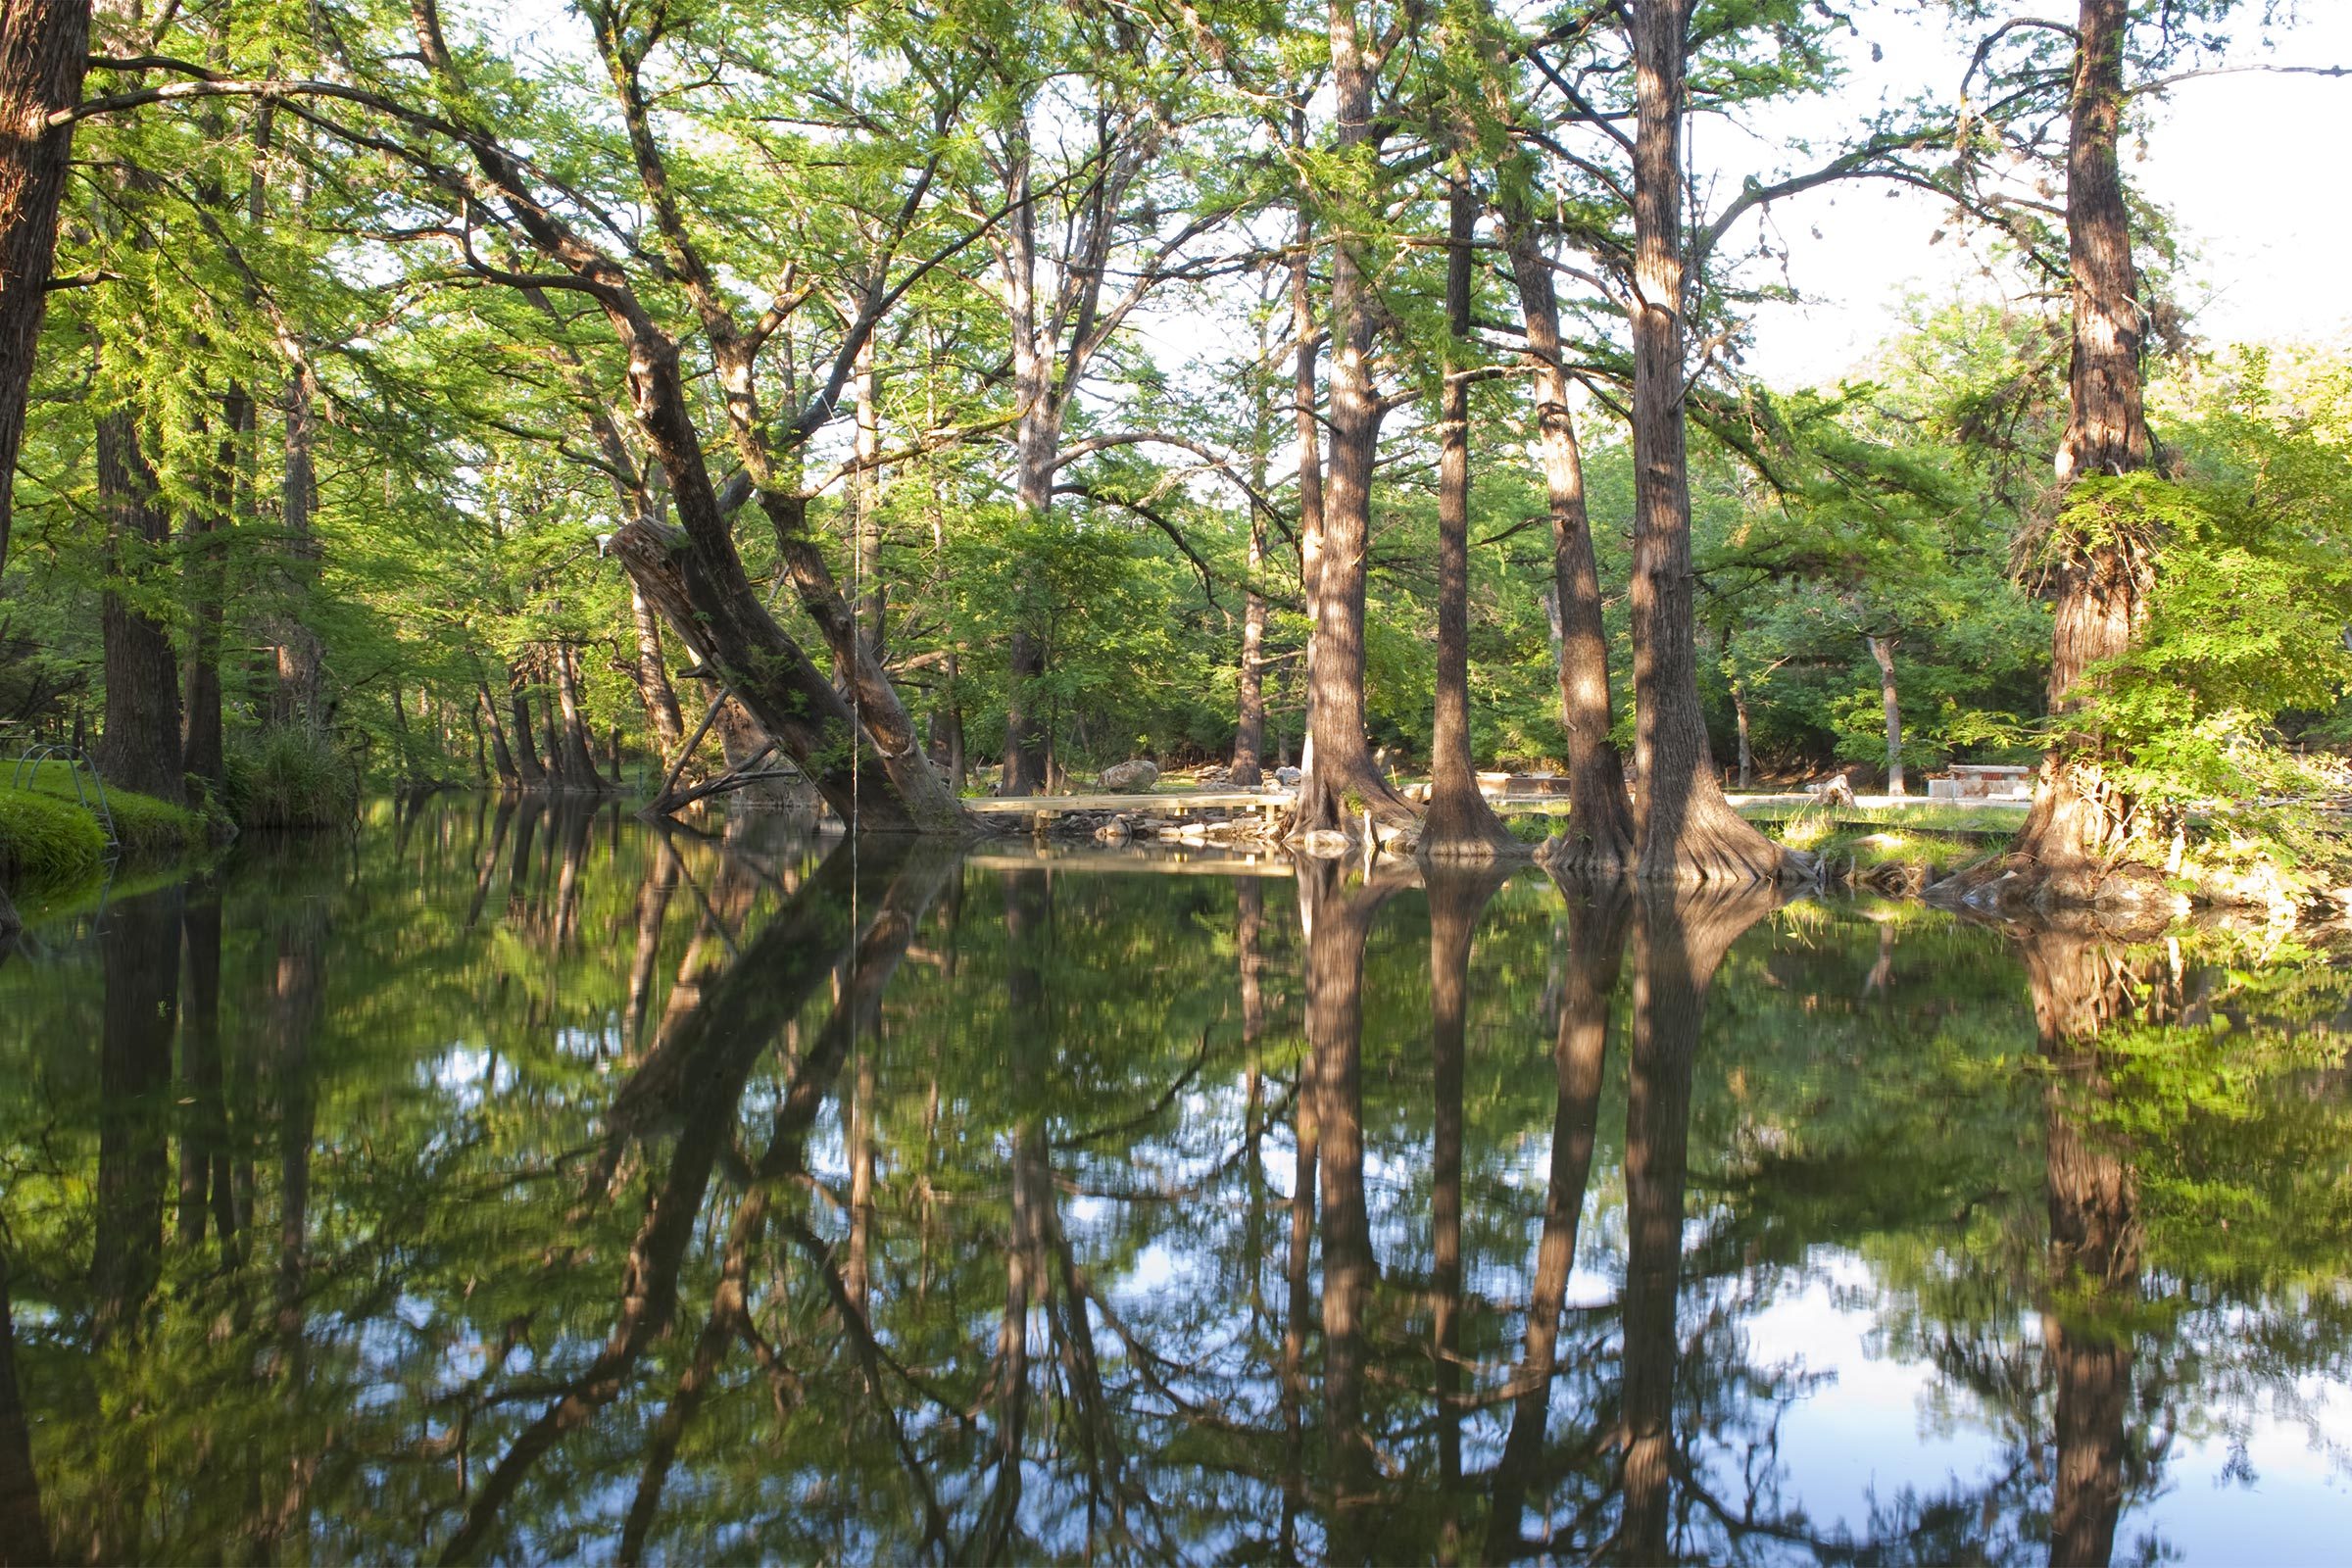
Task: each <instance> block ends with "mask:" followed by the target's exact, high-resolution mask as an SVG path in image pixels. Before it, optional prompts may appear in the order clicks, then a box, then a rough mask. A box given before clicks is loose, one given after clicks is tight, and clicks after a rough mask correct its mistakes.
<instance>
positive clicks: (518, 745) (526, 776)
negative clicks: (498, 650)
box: [507, 663, 547, 790]
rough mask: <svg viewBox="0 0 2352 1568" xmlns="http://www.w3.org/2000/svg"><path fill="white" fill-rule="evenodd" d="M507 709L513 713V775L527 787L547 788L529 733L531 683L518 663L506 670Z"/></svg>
mask: <svg viewBox="0 0 2352 1568" xmlns="http://www.w3.org/2000/svg"><path fill="white" fill-rule="evenodd" d="M507 711H509V712H511V713H513V714H514V715H515V730H514V741H515V776H516V777H517V778H518V779H519V780H520V781H521V783H522V787H523V788H524V789H526V790H541V789H545V788H547V768H546V765H545V764H544V763H542V762H541V761H540V760H539V748H538V743H537V742H536V741H535V740H534V739H533V738H532V736H531V692H530V683H529V682H528V681H527V680H526V679H525V678H524V676H523V671H522V666H521V665H520V664H519V663H517V664H513V665H510V666H509V667H508V670H507Z"/></svg>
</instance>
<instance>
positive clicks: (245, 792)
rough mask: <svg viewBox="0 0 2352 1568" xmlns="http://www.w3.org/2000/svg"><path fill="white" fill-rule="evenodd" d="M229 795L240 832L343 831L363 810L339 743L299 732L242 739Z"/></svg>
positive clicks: (233, 752)
mask: <svg viewBox="0 0 2352 1568" xmlns="http://www.w3.org/2000/svg"><path fill="white" fill-rule="evenodd" d="M223 794H224V796H225V802H226V805H227V807H228V811H229V815H231V816H232V817H234V818H235V819H236V821H237V824H238V826H240V827H295V828H316V827H339V826H341V825H342V824H344V823H346V822H349V821H350V820H351V819H352V817H353V815H354V814H355V813H356V812H357V811H358V810H359V808H360V791H359V782H358V780H357V779H356V778H355V777H354V776H353V775H352V771H351V769H350V768H349V767H347V766H346V765H344V760H343V759H342V758H341V757H340V756H338V755H337V753H336V751H335V748H334V745H333V743H332V742H330V741H329V740H328V739H327V738H326V737H325V736H323V735H319V734H314V733H310V732H307V731H303V730H297V729H280V730H272V731H270V732H269V733H267V734H263V735H256V736H246V737H241V738H240V739H239V740H238V741H237V742H236V744H234V745H232V746H231V747H230V748H229V752H228V787H227V789H226V790H225V791H224V792H223Z"/></svg>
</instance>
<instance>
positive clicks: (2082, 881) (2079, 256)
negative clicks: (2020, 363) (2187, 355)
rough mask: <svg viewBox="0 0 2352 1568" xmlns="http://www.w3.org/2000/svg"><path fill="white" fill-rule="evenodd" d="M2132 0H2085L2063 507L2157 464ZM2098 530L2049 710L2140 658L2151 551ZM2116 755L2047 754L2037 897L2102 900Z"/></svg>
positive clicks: (2121, 804)
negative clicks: (2144, 301) (2123, 139)
mask: <svg viewBox="0 0 2352 1568" xmlns="http://www.w3.org/2000/svg"><path fill="white" fill-rule="evenodd" d="M2130 27H2131V6H2130V0H2082V7H2081V11H2080V14H2079V18H2078V22H2077V33H2078V40H2077V44H2076V51H2075V64H2074V85H2073V102H2072V108H2071V117H2072V119H2071V125H2070V129H2069V134H2068V138H2067V153H2066V237H2067V257H2068V267H2069V270H2070V271H2071V273H2072V276H2073V302H2074V358H2073V364H2072V368H2071V370H2070V373H2069V377H2068V406H2067V424H2066V433H2065V435H2064V436H2063V437H2062V438H2061V440H2060V442H2059V445H2058V457H2057V465H2056V467H2057V477H2058V483H2059V485H2060V487H2061V491H2062V494H2061V497H2060V500H2061V504H2062V505H2063V504H2065V503H2066V502H2067V501H2068V500H2070V499H2075V498H2076V497H2074V496H2070V495H2069V494H2068V492H2074V491H2075V489H2076V487H2077V486H2078V485H2079V484H2080V483H2081V482H2082V481H2083V480H2085V479H2095V478H2100V477H2106V476H2110V475H2115V474H2124V473H2130V472H2131V471H2133V470H2135V469H2138V468H2141V467H2144V466H2146V465H2147V462H2148V454H2149V437H2148V424H2147V416H2146V412H2145V409H2144V407H2143V404H2142V399H2141V383H2140V367H2139V356H2140V347H2141V343H2142V341H2143V339H2144V337H2145V328H2144V325H2143V318H2142V312H2141V309H2140V303H2139V277H2138V273H2137V270H2136V269H2135V268H2134V267H2133V266H2132V261H2131V213H2130V210H2129V209H2128V207H2127V206H2126V204H2125V200H2124V181H2123V172H2122V168H2121V165H2120V164H2119V162H2118V160H2117V157H2116V137H2117V130H2118V126H2119V123H2120V122H2121V119H2122V116H2123V105H2124V43H2125V38H2126V34H2127V33H2128V31H2129V30H2130ZM2107 521H2108V523H2109V524H2110V525H2109V526H2104V527H2101V528H2099V529H2098V530H2096V532H2095V533H2091V534H2089V535H2087V536H2085V535H2084V534H2082V533H2081V532H2079V531H2077V530H2076V529H2074V528H2072V527H2070V525H2069V521H2068V519H2067V518H2065V517H2064V516H2061V518H2060V519H2059V520H2058V521H2057V523H2055V524H2054V525H2053V527H2054V529H2055V530H2057V531H2055V532H2053V534H2052V536H2051V538H2050V540H2049V542H2048V545H2047V547H2046V552H2047V554H2046V557H2045V559H2046V560H2047V562H2048V564H2049V575H2048V585H2049V592H2050V594H2051V598H2052V601H2053V602H2052V606H2051V609H2052V643H2051V658H2050V684H2049V695H2050V711H2051V713H2052V714H2053V715H2065V714H2071V713H2077V712H2081V711H2083V709H2084V708H2085V707H2086V706H2087V702H2088V700H2089V698H2090V697H2091V695H2092V693H2091V692H2089V691H2087V690H2086V689H2085V684H2084V677H2085V676H2086V674H2087V673H2088V672H2089V670H2090V669H2091V668H2092V666H2094V665H2096V664H2098V663H2100V662H2103V661H2106V660H2111V659H2115V658H2118V657H2120V656H2122V655H2123V654H2125V653H2127V652H2128V651H2130V649H2131V642H2132V638H2133V636H2134V635H2135V634H2136V633H2137V631H2138V629H2139V626H2140V623H2141V622H2142V621H2143V620H2144V619H2145V618H2146V615H2147V608H2148V595H2149V592H2150V591H2151V589H2152V588H2153V587H2154V584H2155V563H2154V560H2153V554H2152V544H2151V541H2150V539H2149V538H2148V536H2147V532H2146V530H2145V528H2144V526H2135V525H2134V519H2132V518H2130V517H2116V518H2109V519H2107ZM2112 760H2113V759H2112V758H2111V757H2110V756H2109V755H2108V750H2107V748H2106V746H2105V745H2104V744H2103V743H2102V741H2101V739H2100V737H2099V736H2098V734H2097V733H2096V730H2095V726H2093V727H2090V728H2085V727H2084V726H2082V725H2079V724H2078V725H2073V726H2069V728H2068V729H2067V730H2066V731H2064V732H2062V733H2061V734H2060V735H2059V736H2058V738H2057V739H2056V741H2055V743H2054V744H2053V745H2052V746H2051V748H2050V751H2049V753H2048V754H2047V755H2046V756H2044V757H2043V759H2042V762H2041V772H2040V775H2039V777H2038V779H2037V781H2036V787H2035V789H2034V809H2033V810H2032V812H2031V813H2030V814H2029V815H2028V817H2027V819H2026V825H2025V828H2024V829H2023V831H2021V832H2020V833H2019V835H2018V839H2017V849H2018V853H2019V854H2021V855H2024V856H2028V857H2030V858H2032V859H2033V860H2034V862H2036V864H2037V866H2038V870H2039V875H2038V878H2037V881H2038V884H2039V885H2038V886H2037V888H2036V889H2035V890H2034V891H2035V894H2036V896H2037V897H2038V898H2039V899H2040V900H2042V901H2043V902H2046V903H2051V904H2058V905H2080V904H2088V903H2091V902H2093V901H2094V900H2095V899H2096V898H2097V897H2098V892H2099V885H2100V883H2101V882H2102V881H2103V880H2104V876H2105V870H2106V866H2107V863H2108V862H2109V861H2110V860H2111V859H2112V858H2114V857H2115V856H2116V854H2117V853H2118V852H2120V851H2121V850H2123V849H2124V847H2125V843H2126V841H2127V839H2128V838H2129V837H2130V834H2131V826H2132V821H2131V819H2132V816H2133V814H2134V812H2135V809H2136V802H2134V801H2133V800H2132V799H2131V798H2130V797H2129V796H2128V795H2127V794H2126V793H2125V792H2124V791H2123V790H2121V789H2120V788H2118V786H2117V785H2116V784H2115V783H2114V781H2113V780H2112V779H2111V778H2109V776H2108V768H2107V764H2108V763H2109V762H2111V761H2112Z"/></svg>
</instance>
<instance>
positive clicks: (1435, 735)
mask: <svg viewBox="0 0 2352 1568" xmlns="http://www.w3.org/2000/svg"><path fill="white" fill-rule="evenodd" d="M1450 186H1451V188H1450V190H1449V191H1448V192H1447V197H1446V359H1445V367H1444V368H1445V375H1444V378H1443V383H1442V385H1443V391H1442V392H1441V394H1440V402H1439V413H1438V674H1437V691H1436V701H1435V705H1434V706H1435V713H1434V715H1433V723H1432V726H1431V738H1430V757H1429V776H1430V794H1429V812H1428V814H1427V816H1426V817H1425V818H1424V819H1423V821H1422V827H1421V853H1422V854H1423V855H1426V856H1430V857H1432V858H1438V859H1456V860H1482V859H1494V858H1497V857H1499V856H1505V855H1515V854H1518V853H1520V846H1519V842H1518V840H1516V839H1514V838H1512V837H1511V835H1510V833H1509V831H1508V830H1507V829H1506V828H1504V827H1503V825H1502V821H1501V819H1500V818H1499V817H1497V816H1496V815H1495V811H1494V809H1493V808H1491V807H1489V806H1488V805H1487V798H1486V796H1484V795H1483V794H1481V793H1480V792H1479V788H1478V772H1477V767H1476V764H1475V763H1474V762H1473V760H1472V759H1471V750H1470V382H1469V379H1468V370H1469V368H1470V360H1471V358H1472V355H1471V349H1470V282H1471V246H1472V244H1473V242H1474V241H1475V240H1476V239H1477V236H1478V199H1477V197H1476V196H1475V195H1474V194H1473V193H1472V191H1471V189H1470V181H1469V179H1468V177H1467V176H1466V175H1465V174H1463V173H1462V172H1459V171H1458V170H1457V171H1456V172H1455V173H1454V175H1453V177H1452V179H1451V181H1450Z"/></svg>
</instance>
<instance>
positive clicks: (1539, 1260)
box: [1486, 886, 1632, 1563]
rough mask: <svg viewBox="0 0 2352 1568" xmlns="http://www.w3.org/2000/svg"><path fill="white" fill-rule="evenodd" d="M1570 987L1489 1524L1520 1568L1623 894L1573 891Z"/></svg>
mask: <svg viewBox="0 0 2352 1568" xmlns="http://www.w3.org/2000/svg"><path fill="white" fill-rule="evenodd" d="M1561 891H1562V893H1563V895H1565V896H1566V897H1567V898H1568V900H1569V907H1570V911H1571V923H1570V925H1569V936H1568V945H1569V946H1568V972H1567V984H1566V985H1565V987H1564V988H1563V990H1562V992H1561V996H1560V1019H1559V1031H1558V1034H1557V1036H1556V1038H1555V1040H1554V1043H1553V1046H1552V1073H1553V1078H1554V1081H1555V1084H1556V1090H1555V1098H1554V1100H1553V1103H1552V1113H1551V1162H1550V1163H1551V1169H1550V1179H1549V1182H1548V1184H1547V1185H1546V1186H1545V1188H1544V1228H1543V1231H1542V1233H1541V1235H1540V1237H1539V1239H1538V1241H1537V1243H1536V1270H1535V1276H1534V1278H1533V1280H1532V1281H1531V1283H1530V1287H1529V1291H1528V1300H1527V1327H1526V1329H1525V1348H1524V1349H1523V1350H1522V1351H1521V1353H1520V1357H1519V1367H1518V1371H1517V1373H1516V1374H1515V1376H1514V1379H1513V1381H1514V1382H1515V1383H1516V1384H1517V1385H1518V1387H1519V1390H1520V1393H1519V1397H1517V1398H1516V1399H1515V1400H1513V1401H1512V1406H1511V1424H1510V1429H1509V1432H1508V1434H1507V1435H1506V1436H1505V1437H1504V1439H1503V1444H1502V1454H1501V1456H1500V1457H1499V1458H1498V1459H1497V1460H1496V1461H1495V1491H1494V1500H1493V1506H1492V1507H1491V1509H1490V1510H1489V1512H1488V1515H1487V1549H1486V1560H1487V1561H1489V1562H1496V1563H1501V1562H1515V1561H1517V1560H1519V1559H1520V1558H1521V1557H1522V1556H1524V1555H1525V1554H1526V1550H1525V1548H1526V1543H1525V1541H1524V1538H1523V1537H1522V1535H1521V1533H1520V1525H1521V1520H1522V1516H1523V1515H1524V1514H1525V1513H1526V1511H1527V1493H1528V1489H1529V1487H1530V1486H1531V1485H1532V1484H1533V1482H1534V1481H1535V1479H1536V1477H1537V1475H1538V1473H1539V1468H1540V1465H1541V1462H1542V1459H1543V1456H1544V1431H1545V1428H1546V1426H1547V1425H1548V1423H1549V1420H1550V1415H1551V1383H1552V1378H1553V1376H1554V1374H1555V1372H1556V1370H1557V1368H1558V1364H1559V1360H1558V1356H1559V1341H1560V1314H1561V1312H1562V1310H1563V1309H1564V1308H1565V1307H1566V1305H1567V1301H1568V1279H1569V1276H1570V1275H1571V1274H1572V1273H1573V1272H1574V1270H1575V1267H1576V1234H1577V1230H1578V1227H1579V1225H1580V1224H1581V1223H1582V1221H1583V1218H1584V1208H1585V1189H1586V1185H1587V1183H1588V1182H1589V1181H1590V1180H1591V1177H1592V1173H1593V1140H1594V1137H1595V1135H1596V1134H1597V1132H1598V1130H1599V1125H1600V1089H1601V1069H1602V1067H1603V1066H1604V1065H1605V1063H1606V1061H1607V1058H1608V1045H1609V1016H1610V1013H1611V1011H1612V1004H1613V1003H1614V1002H1615V1000H1616V995H1617V974H1618V970H1619V968H1620V967H1621V965H1622V961H1623V958H1624V955H1625V932H1626V923H1627V920H1628V919H1629V917H1630V916H1631V914H1632V907H1631V906H1630V905H1629V904H1628V903H1627V902H1626V900H1625V898H1624V896H1623V893H1622V891H1621V888H1619V887H1613V886H1603V887H1602V888H1600V889H1598V890H1597V891H1595V892H1587V893H1579V892H1572V891H1570V890H1569V889H1567V888H1565V887H1563V888H1562V889H1561Z"/></svg>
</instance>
